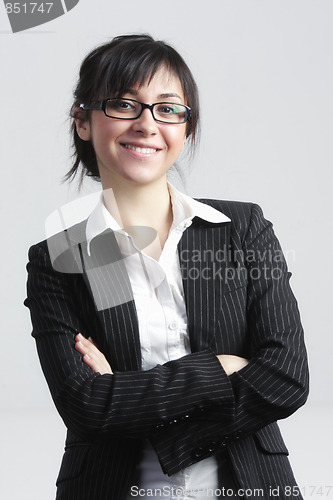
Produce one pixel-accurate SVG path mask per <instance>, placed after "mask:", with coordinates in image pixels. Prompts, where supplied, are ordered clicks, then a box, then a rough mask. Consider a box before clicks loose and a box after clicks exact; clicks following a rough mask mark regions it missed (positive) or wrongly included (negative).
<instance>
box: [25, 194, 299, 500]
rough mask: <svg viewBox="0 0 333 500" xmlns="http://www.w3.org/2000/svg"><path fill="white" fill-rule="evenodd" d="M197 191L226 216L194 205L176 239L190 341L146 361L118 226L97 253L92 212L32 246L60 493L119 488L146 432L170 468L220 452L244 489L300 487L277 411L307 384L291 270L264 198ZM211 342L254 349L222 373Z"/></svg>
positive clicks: (36, 322) (237, 351) (97, 497)
mask: <svg viewBox="0 0 333 500" xmlns="http://www.w3.org/2000/svg"><path fill="white" fill-rule="evenodd" d="M200 201H203V202H205V203H207V204H209V205H211V206H213V207H214V208H216V209H217V210H220V211H222V212H223V213H224V214H226V215H227V216H228V217H229V218H230V219H231V222H227V223H219V224H213V223H208V222H207V221H204V220H202V219H200V218H198V217H196V218H194V220H193V224H192V225H191V226H190V227H189V228H188V229H187V230H186V231H185V232H184V234H183V236H182V238H181V240H180V243H179V245H178V251H179V258H180V264H181V270H182V277H183V286H184V293H185V300H186V308H187V315H188V325H189V334H190V341H191V351H192V353H191V354H189V355H187V356H185V357H183V358H180V359H179V360H175V361H171V362H169V363H166V364H165V365H163V366H156V367H155V368H153V369H152V370H149V371H142V370H141V355H140V341H139V332H138V321H137V315H136V310H135V303H134V301H133V299H131V298H130V297H132V295H131V287H130V282H129V278H128V275H127V272H126V267H125V265H124V261H123V260H122V258H121V254H120V251H119V247H118V246H117V243H116V240H115V237H114V234H113V233H112V231H106V232H105V233H103V234H102V235H101V236H99V237H97V238H95V240H93V242H92V246H91V255H90V256H89V255H88V254H87V248H86V241H85V222H82V223H80V224H78V225H77V226H74V227H73V228H70V229H69V230H67V231H66V232H64V233H62V234H59V235H57V236H55V237H53V238H52V239H51V240H50V241H49V244H47V242H46V241H44V242H42V243H39V244H37V245H34V246H33V247H32V248H31V249H30V251H29V260H30V261H29V263H28V266H27V269H28V285H27V290H28V293H27V296H28V297H27V299H26V301H25V305H26V306H28V307H29V309H30V312H31V319H32V324H33V332H32V335H33V337H34V338H35V339H36V343H37V349H38V354H39V357H40V361H41V365H42V369H43V372H44V374H45V377H46V380H47V383H48V385H49V388H50V391H51V394H52V398H53V400H54V403H55V405H56V407H57V409H58V411H59V413H60V415H61V417H62V419H63V421H64V422H65V425H66V426H67V429H68V433H67V440H66V448H65V450H66V451H65V454H64V457H63V461H62V465H61V469H60V473H59V476H58V480H57V485H58V489H57V499H58V500H65V499H66V500H76V499H80V500H84V499H86V500H106V499H112V500H123V499H125V498H126V495H127V492H128V491H129V489H130V486H131V485H132V484H133V481H134V479H133V470H134V467H135V465H136V463H137V462H138V460H139V459H140V453H141V449H142V442H143V441H142V440H143V439H149V440H150V441H151V443H152V445H153V447H154V449H155V451H156V453H157V455H158V458H159V461H160V464H161V467H162V469H163V471H164V472H165V473H166V474H169V475H172V474H173V473H175V472H177V471H179V470H180V469H182V468H184V467H187V466H189V465H190V464H191V463H193V462H195V461H198V460H201V459H202V458H205V457H207V456H209V455H211V454H216V456H219V454H221V453H222V451H225V453H224V455H225V454H227V456H228V459H229V460H230V463H231V465H232V468H233V471H234V474H235V480H236V483H237V486H238V487H239V488H244V489H247V490H248V495H247V496H244V498H251V494H250V491H251V490H252V492H254V491H255V489H258V488H259V489H261V490H262V494H261V498H267V499H270V498H271V495H270V494H269V490H270V488H279V496H278V498H290V496H291V497H293V498H301V496H300V495H298V494H297V488H294V489H293V486H294V485H295V480H294V477H293V473H292V471H291V468H290V465H289V462H288V458H287V455H288V450H287V448H286V447H285V445H284V442H283V440H282V437H281V435H280V432H279V429H278V426H277V424H276V420H278V419H281V418H285V417H287V416H288V415H290V414H291V413H293V412H294V411H295V410H297V408H299V407H300V406H301V405H303V404H304V402H305V401H306V398H307V393H308V371H307V361H306V351H305V347H304V342H303V332H302V327H301V324H300V318H299V313H298V308H297V303H296V300H295V298H294V296H293V294H292V292H291V289H290V286H289V277H290V273H288V271H287V268H286V263H285V260H284V258H283V256H282V252H281V248H280V246H279V243H278V241H277V239H276V237H275V235H274V232H273V229H272V225H271V223H270V222H268V221H267V220H265V219H264V217H263V215H262V212H261V209H260V208H259V207H258V206H257V205H254V204H250V203H240V202H229V201H228V202H227V201H216V200H200ZM51 261H52V263H51ZM110 263H111V265H110ZM96 290H97V292H99V293H100V295H101V296H102V299H100V300H101V303H102V304H103V297H107V301H106V304H104V305H102V307H96V300H94V299H93V294H95V298H96ZM112 297H116V299H115V300H114V303H112V301H113V298H112ZM78 332H82V333H83V334H85V335H87V336H91V337H92V338H93V339H94V340H95V342H96V343H97V345H98V346H99V348H100V349H101V350H102V352H103V353H104V354H105V356H106V358H107V360H108V361H109V363H110V365H111V366H112V369H113V371H114V374H112V375H109V374H106V375H100V374H98V373H93V372H92V370H91V369H90V368H89V367H88V366H87V365H85V363H83V361H82V358H81V355H80V353H78V352H77V351H76V350H75V349H74V336H75V335H76V334H77V333H78ZM215 354H234V355H239V356H242V357H245V358H248V359H250V360H251V361H250V363H249V364H248V365H247V366H246V367H245V368H243V369H242V370H240V371H239V372H236V373H234V374H233V375H231V376H229V377H228V376H227V375H226V373H225V372H224V370H223V368H222V367H221V365H220V363H219V361H218V360H217V358H216V356H215ZM289 487H290V488H291V492H292V493H294V495H290V490H289V489H288V488H289Z"/></svg>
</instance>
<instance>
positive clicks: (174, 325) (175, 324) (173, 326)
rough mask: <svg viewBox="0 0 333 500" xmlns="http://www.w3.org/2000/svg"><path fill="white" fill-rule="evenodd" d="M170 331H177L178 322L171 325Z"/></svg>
mask: <svg viewBox="0 0 333 500" xmlns="http://www.w3.org/2000/svg"><path fill="white" fill-rule="evenodd" d="M169 328H170V330H176V328H177V321H173V322H172V323H170V324H169Z"/></svg>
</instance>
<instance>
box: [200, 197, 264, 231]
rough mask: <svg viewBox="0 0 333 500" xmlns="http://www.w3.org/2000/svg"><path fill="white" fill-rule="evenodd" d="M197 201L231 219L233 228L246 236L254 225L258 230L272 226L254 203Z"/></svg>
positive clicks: (213, 200) (212, 200)
mask: <svg viewBox="0 0 333 500" xmlns="http://www.w3.org/2000/svg"><path fill="white" fill-rule="evenodd" d="M197 201H200V202H201V203H206V204H207V205H210V206H211V207H213V208H215V209H216V210H218V211H220V212H222V213H223V214H224V215H226V216H227V217H229V219H230V220H231V224H232V227H233V228H234V229H235V230H236V231H237V233H240V234H242V235H245V234H246V233H247V232H248V230H249V228H250V227H252V226H253V225H255V226H258V227H257V228H258V230H260V228H261V229H264V228H265V227H267V226H268V225H270V222H269V221H267V220H266V219H265V218H264V215H263V211H262V209H261V207H260V206H259V205H258V204H256V203H253V202H249V201H231V200H216V199H209V198H202V199H197Z"/></svg>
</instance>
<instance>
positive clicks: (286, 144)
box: [0, 0, 333, 500]
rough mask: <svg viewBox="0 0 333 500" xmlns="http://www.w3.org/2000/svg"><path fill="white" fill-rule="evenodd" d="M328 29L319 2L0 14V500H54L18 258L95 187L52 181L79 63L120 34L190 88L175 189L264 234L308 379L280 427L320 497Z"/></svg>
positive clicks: (328, 303)
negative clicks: (296, 310) (163, 59)
mask: <svg viewBox="0 0 333 500" xmlns="http://www.w3.org/2000/svg"><path fill="white" fill-rule="evenodd" d="M332 26H333V2H332V1H331V0H269V1H268V0H220V1H217V0H206V1H205V2H194V1H182V2H180V1H179V0H177V1H176V0H168V2H163V3H157V2H156V0H154V1H153V0H141V1H140V2H138V1H137V0H127V1H126V3H119V2H115V1H112V2H111V1H110V0H100V1H98V2H91V1H88V0H81V1H80V2H79V4H78V5H77V6H76V7H75V8H74V9H73V10H71V11H70V12H69V13H67V14H66V15H64V16H62V17H59V18H58V19H56V20H54V21H52V22H50V23H48V24H45V25H43V26H39V27H37V28H34V29H32V30H29V31H26V32H22V33H17V34H12V33H11V31H10V25H9V21H8V18H7V16H6V12H5V9H4V8H3V6H2V5H1V6H0V47H1V60H0V67H1V75H2V77H1V130H0V137H1V149H0V155H1V172H2V189H1V232H2V235H3V239H2V245H1V253H2V258H1V259H0V262H1V276H2V283H3V285H2V286H1V294H2V296H1V302H0V303H1V306H2V312H1V316H0V317H1V340H2V341H1V351H0V352H1V370H2V375H1V378H0V381H1V382H0V383H1V398H0V405H1V423H0V428H1V431H0V432H1V437H0V439H1V443H2V446H1V464H0V470H1V474H2V475H3V477H1V481H0V495H1V497H2V498H6V499H14V500H21V499H22V498H25V499H33V500H46V499H52V498H53V497H54V491H55V487H54V482H55V478H56V475H57V471H58V468H59V464H60V460H61V456H62V450H63V441H64V434H65V433H64V427H63V424H62V422H61V420H60V418H59V417H58V416H57V414H56V411H55V410H54V409H53V403H52V401H51V398H50V396H49V393H48V389H47V387H46V383H45V381H44V379H43V376H42V374H41V370H40V367H39V362H38V359H37V354H36V351H35V345H34V341H33V339H32V338H31V337H30V331H31V325H30V318H29V313H28V310H27V309H26V308H24V307H23V305H22V302H23V300H24V298H25V282H26V272H25V264H26V261H27V250H28V247H29V246H30V245H31V244H33V243H35V242H37V241H39V240H41V239H43V238H44V237H45V230H44V224H45V220H46V218H47V217H48V216H49V214H51V213H52V212H53V211H54V210H56V209H57V208H58V207H59V206H60V205H62V204H65V203H67V202H69V201H70V200H73V199H74V198H76V197H77V196H83V195H84V194H86V193H90V192H93V191H95V190H96V189H98V188H99V186H98V185H96V184H94V183H92V182H88V183H87V184H86V186H85V187H84V189H83V190H82V192H81V193H80V194H78V192H77V190H76V187H75V186H71V187H68V186H67V185H63V184H61V183H60V180H61V177H62V176H63V175H64V173H65V172H66V171H67V170H68V168H69V167H70V144H69V136H68V126H69V122H68V119H67V110H68V109H69V107H70V104H71V94H72V89H73V86H74V83H75V80H76V75H77V72H78V68H79V64H80V62H81V60H82V58H83V57H84V55H85V54H86V53H87V52H88V51H90V50H91V49H92V48H93V47H95V46H96V45H98V44H100V43H102V42H105V41H106V40H108V39H110V38H111V37H113V36H115V35H118V34H124V33H132V32H149V33H151V34H152V35H153V36H155V37H157V38H161V39H164V40H166V41H168V42H170V43H171V44H173V45H174V46H175V47H176V48H177V49H178V50H179V51H180V52H181V54H182V55H183V56H184V58H185V60H186V61H187V62H188V64H189V66H190V67H191V69H192V71H193V73H194V76H195V78H196V80H197V83H198V86H199V89H200V95H201V107H202V140H201V147H200V152H199V153H198V155H197V157H196V160H195V161H194V162H193V163H192V164H191V165H190V166H188V165H185V167H184V168H185V172H186V177H187V192H188V193H189V194H190V195H192V196H199V197H215V198H224V199H236V200H246V201H254V202H256V203H259V204H260V205H261V206H262V208H263V210H264V213H265V216H266V217H267V218H268V219H270V220H272V221H273V223H274V226H275V231H276V233H277V235H278V237H279V239H280V241H281V244H282V247H283V249H284V250H285V252H286V254H287V259H288V262H289V267H290V270H291V271H292V273H293V278H292V286H293V289H294V292H295V295H296V296H297V298H298V302H299V306H300V309H301V313H302V319H303V324H304V327H305V332H306V339H307V346H308V351H309V358H310V368H311V396H310V399H309V402H308V404H307V405H306V406H305V407H304V408H302V409H300V410H299V411H298V412H297V413H296V414H295V415H293V416H292V417H290V418H289V419H288V420H286V421H283V422H281V427H282V429H283V433H284V436H285V439H286V442H287V445H288V446H289V448H290V458H291V462H292V465H293V467H294V471H295V475H296V477H297V479H298V483H299V485H300V486H301V487H302V488H304V491H305V497H306V498H309V499H310V498H333V488H332V490H331V492H330V493H329V494H328V490H327V489H326V488H325V486H329V485H332V484H333V477H332V472H331V471H332V456H331V449H332V430H331V427H332V426H331V422H332V417H333V411H332V408H333V401H332V397H333V393H332V382H333V377H332V372H333V364H332V362H331V360H332V351H333V340H332V338H333V335H332V320H331V317H332V312H331V311H332V294H331V282H332V264H331V254H332V229H331V212H332V211H331V206H330V203H331V190H332V160H333V151H332V134H333V120H332V112H333V99H332V88H333V68H332V56H333V29H332ZM312 486H313V487H314V488H312ZM320 487H322V488H323V490H322V493H323V496H321V495H320V491H319V488H320Z"/></svg>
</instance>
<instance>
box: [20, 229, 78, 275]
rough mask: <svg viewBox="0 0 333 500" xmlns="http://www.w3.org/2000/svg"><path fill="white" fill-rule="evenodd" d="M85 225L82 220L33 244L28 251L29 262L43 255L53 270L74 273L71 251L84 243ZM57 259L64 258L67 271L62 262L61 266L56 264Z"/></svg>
mask: <svg viewBox="0 0 333 500" xmlns="http://www.w3.org/2000/svg"><path fill="white" fill-rule="evenodd" d="M86 224H87V220H83V221H81V222H79V223H77V224H74V225H73V226H70V227H69V228H66V229H64V230H63V231H59V232H58V233H56V234H54V235H51V236H50V237H48V238H46V239H45V240H42V241H39V242H38V243H35V244H34V245H32V246H31V247H30V249H29V254H28V256H29V261H32V260H34V259H36V258H39V256H40V255H44V258H46V261H49V260H50V261H51V264H52V267H53V268H54V269H55V270H59V271H63V272H70V273H73V272H75V271H74V268H75V270H76V265H74V268H73V255H72V254H73V249H75V247H77V245H78V244H79V243H83V242H85V241H86ZM59 257H65V261H66V262H67V263H68V264H70V265H69V269H68V270H67V266H64V263H63V262H62V263H61V265H58V264H57V263H58V260H59Z"/></svg>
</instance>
